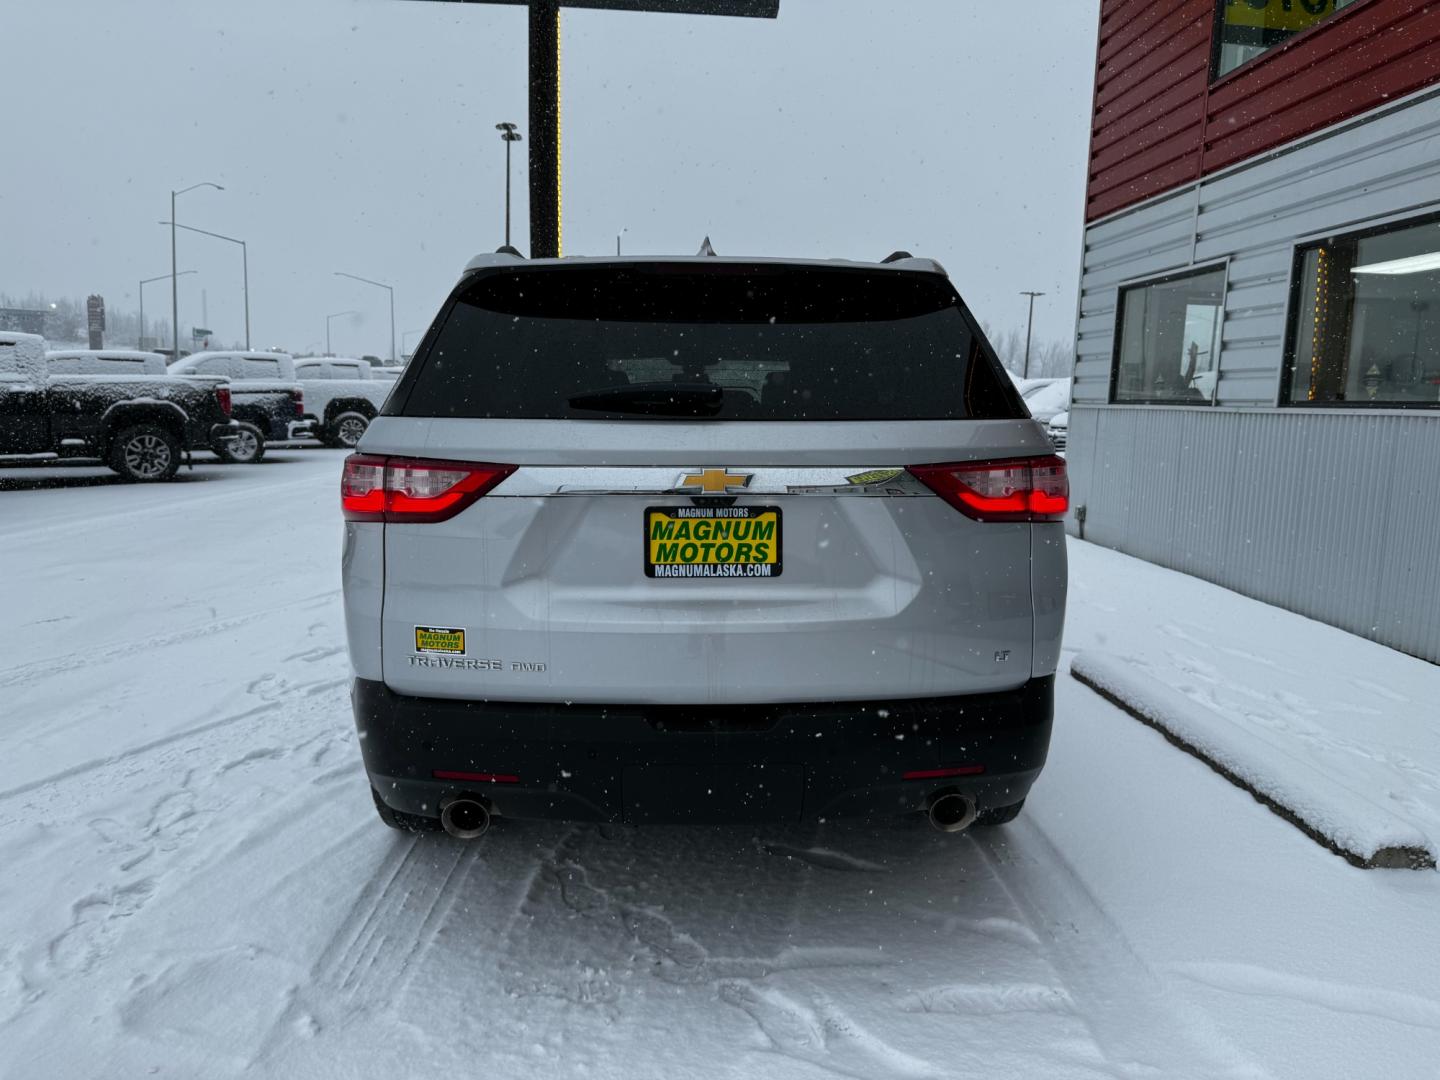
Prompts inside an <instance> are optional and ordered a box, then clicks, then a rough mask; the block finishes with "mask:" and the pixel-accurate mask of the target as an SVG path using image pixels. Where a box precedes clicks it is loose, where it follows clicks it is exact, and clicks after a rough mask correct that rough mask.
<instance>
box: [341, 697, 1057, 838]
mask: <svg viewBox="0 0 1440 1080" xmlns="http://www.w3.org/2000/svg"><path fill="white" fill-rule="evenodd" d="M1054 681H1055V680H1054V676H1046V677H1043V678H1038V679H1032V680H1031V681H1029V682H1027V683H1025V684H1024V685H1023V686H1021V687H1018V688H1017V689H1015V690H1010V691H1006V692H1002V693H991V694H975V695H968V696H963V697H943V698H902V699H897V700H892V701H850V702H843V701H840V702H815V703H808V702H807V703H804V704H775V705H768V704H767V705H733V706H730V705H594V704H571V705H564V704H560V703H554V704H551V703H534V702H501V701H456V700H449V699H444V698H420V697H409V696H405V695H401V694H397V693H395V692H394V691H392V690H391V689H390V688H389V687H387V686H386V685H385V684H384V683H383V682H377V681H372V680H368V679H356V680H355V683H354V687H353V693H352V698H353V702H354V707H355V723H356V726H357V728H358V729H359V732H360V746H361V753H362V755H363V756H364V759H365V768H366V771H367V772H368V773H369V774H370V781H371V783H372V784H373V785H374V787H375V789H376V791H377V792H379V794H380V797H381V798H382V799H384V800H385V802H386V804H387V805H389V806H390V807H392V808H393V809H395V810H399V811H403V812H405V813H410V814H420V815H424V816H428V817H436V816H438V815H439V805H440V801H441V799H443V798H445V797H446V796H448V795H453V794H458V793H460V792H462V791H468V792H474V793H477V794H482V795H484V796H485V797H486V798H488V799H489V800H490V801H491V802H492V804H493V805H494V807H495V809H496V811H497V812H498V813H499V814H501V815H502V816H506V817H517V818H551V819H560V820H570V821H625V822H633V823H640V822H656V823H658V822H726V821H757V822H758V821H775V822H785V821H797V820H801V819H813V818H823V817H831V816H837V817H838V816H852V815H865V814H877V813H906V812H910V811H915V810H920V809H922V808H923V807H924V804H925V800H926V799H927V797H928V796H929V795H931V794H932V793H934V792H936V791H939V790H948V791H959V792H961V793H963V794H966V795H970V796H972V797H974V799H975V800H976V803H977V805H978V806H979V807H980V809H982V810H984V809H989V808H992V807H1001V806H1009V805H1011V804H1013V803H1016V802H1019V801H1020V800H1021V799H1023V798H1024V797H1025V795H1026V793H1027V792H1028V791H1029V789H1030V785H1031V784H1032V783H1034V781H1035V778H1036V777H1037V776H1038V775H1039V773H1040V769H1041V767H1042V766H1043V765H1044V764H1045V755H1046V752H1047V750H1048V748H1049V744H1050V727H1051V717H1052V714H1053V709H1054ZM437 773H439V774H447V775H446V776H445V777H443V778H442V777H437V775H436V774H437ZM906 773H923V774H928V775H923V776H920V777H916V778H911V779H907V778H906V776H905V774H906ZM453 774H458V777H457V776H455V775H453Z"/></svg>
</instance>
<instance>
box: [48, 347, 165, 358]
mask: <svg viewBox="0 0 1440 1080" xmlns="http://www.w3.org/2000/svg"><path fill="white" fill-rule="evenodd" d="M72 356H79V357H86V356H98V357H100V358H101V359H104V360H152V359H154V358H155V357H157V356H160V354H159V353H157V352H140V351H139V350H137V349H51V350H49V351H48V352H46V353H45V358H46V359H47V360H48V359H61V358H69V357H72ZM161 359H164V357H161Z"/></svg>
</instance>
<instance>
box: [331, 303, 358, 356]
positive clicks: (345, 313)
mask: <svg viewBox="0 0 1440 1080" xmlns="http://www.w3.org/2000/svg"><path fill="white" fill-rule="evenodd" d="M358 314H359V312H355V311H337V312H335V314H334V315H326V316H325V355H326V356H334V355H335V354H334V353H333V352H332V351H331V350H330V320H332V319H338V318H340V316H342V315H358Z"/></svg>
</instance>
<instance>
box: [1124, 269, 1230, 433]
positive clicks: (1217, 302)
mask: <svg viewBox="0 0 1440 1080" xmlns="http://www.w3.org/2000/svg"><path fill="white" fill-rule="evenodd" d="M1224 307H1225V271H1224V269H1223V268H1216V269H1208V270H1201V271H1198V272H1195V273H1189V274H1185V275H1179V276H1173V277H1169V278H1166V279H1163V280H1161V281H1155V282H1151V283H1149V284H1146V285H1136V286H1133V287H1131V288H1128V289H1123V290H1121V293H1120V343H1119V349H1118V351H1117V357H1116V371H1115V400H1116V401H1117V402H1163V403H1169V404H1178V405H1206V404H1209V403H1210V402H1211V401H1212V400H1213V399H1214V396H1215V380H1216V372H1217V367H1218V360H1219V356H1220V325H1221V320H1222V314H1223V311H1224Z"/></svg>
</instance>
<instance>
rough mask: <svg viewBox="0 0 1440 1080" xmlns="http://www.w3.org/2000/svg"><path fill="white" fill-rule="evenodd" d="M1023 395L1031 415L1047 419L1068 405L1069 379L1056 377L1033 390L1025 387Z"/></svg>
mask: <svg viewBox="0 0 1440 1080" xmlns="http://www.w3.org/2000/svg"><path fill="white" fill-rule="evenodd" d="M1023 396H1024V398H1025V405H1026V407H1027V408H1028V409H1029V410H1030V415H1031V416H1034V417H1038V418H1040V419H1045V420H1048V419H1050V417H1051V416H1053V415H1054V414H1055V413H1057V412H1059V411H1060V410H1062V409H1068V408H1069V407H1070V380H1069V379H1056V380H1054V381H1053V382H1050V383H1047V384H1046V385H1044V386H1041V387H1037V388H1035V389H1033V390H1032V389H1030V388H1028V387H1027V388H1026V392H1025V394H1024V395H1023Z"/></svg>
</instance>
